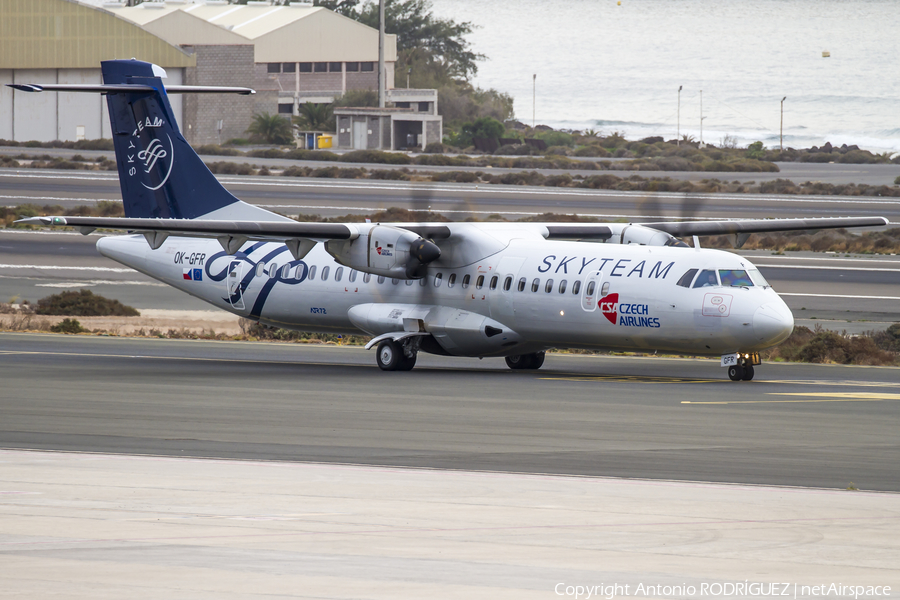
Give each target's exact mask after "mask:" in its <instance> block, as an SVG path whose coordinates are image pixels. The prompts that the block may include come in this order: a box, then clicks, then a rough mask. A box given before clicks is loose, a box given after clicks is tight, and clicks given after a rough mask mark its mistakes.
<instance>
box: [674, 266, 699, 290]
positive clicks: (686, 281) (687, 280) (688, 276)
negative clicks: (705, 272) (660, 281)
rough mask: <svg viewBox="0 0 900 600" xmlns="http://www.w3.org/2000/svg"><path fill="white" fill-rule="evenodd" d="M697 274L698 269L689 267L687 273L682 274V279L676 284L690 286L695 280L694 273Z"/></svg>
mask: <svg viewBox="0 0 900 600" xmlns="http://www.w3.org/2000/svg"><path fill="white" fill-rule="evenodd" d="M696 274H697V269H689V270H688V272H687V273H685V274H684V275H682V276H681V279H679V280H678V283H677V284H676V285H680V286H681V287H686V288H689V287H691V282H692V281H693V280H694V275H696Z"/></svg>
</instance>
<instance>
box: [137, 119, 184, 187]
mask: <svg viewBox="0 0 900 600" xmlns="http://www.w3.org/2000/svg"><path fill="white" fill-rule="evenodd" d="M165 124H166V122H165V121H164V120H163V119H160V118H159V117H155V118H154V119H152V120H151V119H150V117H146V118H145V119H144V120H143V121H138V122H137V128H136V129H135V130H134V132H133V133H132V134H131V139H129V140H128V150H127V152H126V154H125V163H126V166H127V171H126V172H127V173H128V176H129V177H134V176H135V175H137V174H138V169H140V170H141V171H143V172H144V175H139V176H138V178H139V179H144V176H151V177H152V175H151V173H153V172H155V173H156V176H157V177H158V179H159V183H157V184H156V185H147V184H146V183H145V182H144V181H141V185H142V186H144V187H145V188H147V189H148V190H151V191H155V190H158V189H159V188H161V187H162V186H164V185H165V184H166V182H167V181H168V180H169V175H171V174H172V167H173V166H174V164H175V145H174V144H173V143H172V137H171V136H170V135H169V134H168V133H167V134H166V140H167V141H168V144H166V143H165V142H164V141H163V140H161V139H159V138H156V137H154V138H151V139H150V141H149V142H147V141H146V139H147V135H145V136H143V137H144V139H143V140H142V139H141V134H142V133H146V134H150V133H151V131H152V130H153V129H158V128H160V127H163V126H164V125H165ZM154 135H155V134H154ZM145 144H146V146H145V147H144V148H143V149H141V148H140V146H144V145H145ZM141 163H143V164H142V165H141ZM138 165H141V166H138Z"/></svg>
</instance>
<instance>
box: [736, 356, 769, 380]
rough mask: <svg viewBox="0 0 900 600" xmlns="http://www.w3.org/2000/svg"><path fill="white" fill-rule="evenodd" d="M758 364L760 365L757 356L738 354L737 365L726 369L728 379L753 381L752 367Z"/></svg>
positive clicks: (760, 362)
mask: <svg viewBox="0 0 900 600" xmlns="http://www.w3.org/2000/svg"><path fill="white" fill-rule="evenodd" d="M759 364H762V361H760V360H759V354H756V353H754V354H738V359H737V363H736V364H733V365H731V366H729V367H728V379H730V380H732V381H750V380H751V379H753V373H754V371H753V366H754V365H759Z"/></svg>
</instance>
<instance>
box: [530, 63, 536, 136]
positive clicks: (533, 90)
mask: <svg viewBox="0 0 900 600" xmlns="http://www.w3.org/2000/svg"><path fill="white" fill-rule="evenodd" d="M536 114H537V73H535V74H534V75H532V76H531V128H532V129H534V126H535V123H536V121H535V115H536Z"/></svg>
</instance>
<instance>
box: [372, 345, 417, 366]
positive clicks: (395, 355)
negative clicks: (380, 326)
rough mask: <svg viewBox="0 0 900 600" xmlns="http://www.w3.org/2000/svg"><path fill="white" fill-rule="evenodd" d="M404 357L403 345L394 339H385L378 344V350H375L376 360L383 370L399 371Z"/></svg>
mask: <svg viewBox="0 0 900 600" xmlns="http://www.w3.org/2000/svg"><path fill="white" fill-rule="evenodd" d="M404 358H405V357H404V356H403V346H401V345H400V344H399V343H398V342H395V341H394V340H384V341H383V342H381V343H380V344H378V350H377V351H376V352H375V360H376V361H377V362H378V368H379V369H381V370H382V371H397V370H398V369H400V365H401V364H403V359H404ZM410 368H412V367H410Z"/></svg>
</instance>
